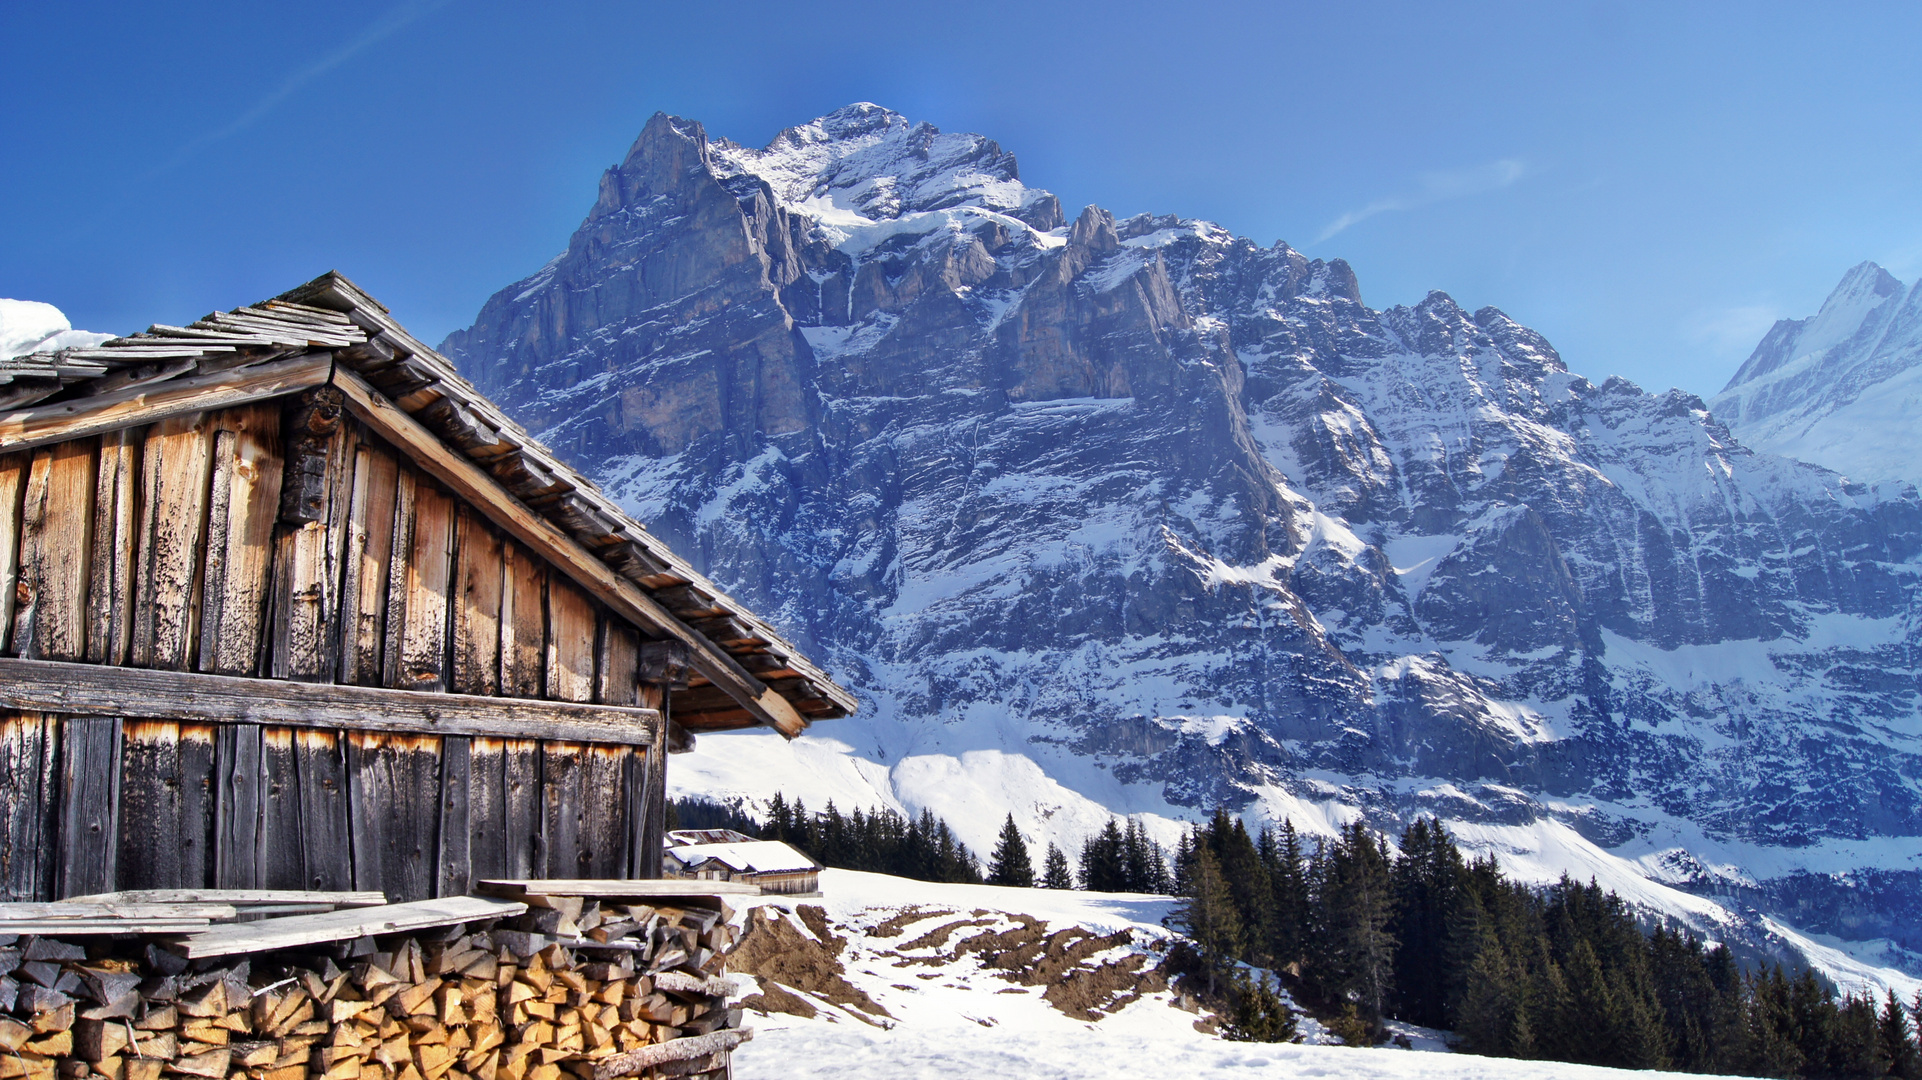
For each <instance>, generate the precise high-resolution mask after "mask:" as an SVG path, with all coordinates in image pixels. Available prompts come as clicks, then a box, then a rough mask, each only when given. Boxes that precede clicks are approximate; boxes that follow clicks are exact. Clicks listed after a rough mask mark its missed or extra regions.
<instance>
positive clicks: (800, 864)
mask: <svg viewBox="0 0 1922 1080" xmlns="http://www.w3.org/2000/svg"><path fill="white" fill-rule="evenodd" d="M667 853H668V854H669V855H670V856H672V857H673V858H674V861H675V862H678V863H680V864H681V865H682V866H689V867H691V866H695V865H698V864H700V863H703V862H706V861H708V860H709V859H712V860H714V861H716V862H719V863H721V864H722V865H724V866H726V867H727V868H728V869H730V870H733V871H734V872H735V873H739V874H785V873H795V872H798V871H802V870H819V869H820V868H821V864H820V863H817V862H815V861H814V860H813V859H810V858H808V857H807V856H806V855H803V854H802V853H801V852H799V851H796V850H795V849H793V848H791V847H789V846H788V845H786V844H783V843H782V842H780V841H779V840H749V841H746V842H745V843H736V844H681V845H677V846H674V847H670V848H668V849H667Z"/></svg>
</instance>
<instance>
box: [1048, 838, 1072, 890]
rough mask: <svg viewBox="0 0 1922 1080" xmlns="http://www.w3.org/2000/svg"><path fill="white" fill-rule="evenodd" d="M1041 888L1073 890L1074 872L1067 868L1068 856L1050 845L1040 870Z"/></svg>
mask: <svg viewBox="0 0 1922 1080" xmlns="http://www.w3.org/2000/svg"><path fill="white" fill-rule="evenodd" d="M1041 887H1042V888H1044V889H1072V888H1074V871H1073V870H1070V869H1069V868H1068V856H1067V855H1066V854H1064V853H1063V852H1062V850H1061V849H1060V848H1058V847H1056V846H1055V845H1054V844H1052V843H1050V844H1049V845H1048V858H1047V862H1046V864H1045V865H1044V866H1043V867H1042V870H1041Z"/></svg>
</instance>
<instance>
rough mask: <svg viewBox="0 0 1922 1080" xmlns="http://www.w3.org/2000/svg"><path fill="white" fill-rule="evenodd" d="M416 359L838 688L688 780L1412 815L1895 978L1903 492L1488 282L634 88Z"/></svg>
mask: <svg viewBox="0 0 1922 1080" xmlns="http://www.w3.org/2000/svg"><path fill="white" fill-rule="evenodd" d="M443 348H444V349H445V350H446V351H447V352H448V353H449V354H450V355H452V356H455V357H457V358H458V359H459V360H460V361H461V363H462V364H463V365H464V366H465V368H466V369H467V371H468V372H469V373H470V374H471V375H472V377H473V378H474V379H475V381H476V382H477V383H479V384H480V385H481V386H482V387H483V388H484V389H485V390H487V391H488V392H489V393H491V394H493V395H494V396H496V397H497V398H498V399H500V400H501V401H503V403H505V404H506V405H508V406H509V407H510V408H511V409H513V410H514V411H515V412H516V413H517V414H518V415H519V417H520V418H521V419H522V420H523V421H525V422H526V423H528V424H529V426H530V427H532V428H534V429H536V430H538V431H540V432H541V433H542V435H543V437H544V438H545V439H547V440H548V441H549V442H550V444H551V445H554V446H555V448H556V449H558V450H560V451H561V452H563V453H565V454H567V455H569V456H570V457H571V458H572V459H573V460H574V462H575V463H576V464H578V465H579V466H581V467H582V468H583V469H585V470H587V471H589V472H590V473H592V474H593V475H595V476H596V477H597V478H598V479H599V480H600V481H601V482H602V483H603V484H604V485H605V486H606V487H607V489H608V490H609V491H610V492H611V493H613V494H614V495H616V496H617V497H619V498H620V499H622V500H623V501H624V502H625V503H626V505H628V506H629V507H630V508H632V509H633V510H635V512H636V513H638V514H639V515H640V516H641V517H642V518H643V519H644V520H646V521H647V522H648V523H649V525H650V527H652V528H654V529H656V530H657V531H659V532H660V533H661V534H663V535H664V536H666V537H668V538H669V539H670V540H671V541H672V542H673V543H674V544H675V545H676V546H677V548H678V549H679V550H681V551H684V552H686V553H688V554H689V555H690V556H691V557H692V558H693V559H694V560H695V562H696V564H697V565H698V566H700V567H701V569H703V570H704V571H705V572H707V573H709V574H711V575H712V576H714V577H715V578H716V579H717V580H719V581H721V582H723V583H725V584H726V585H728V586H729V588H730V589H732V590H734V591H735V593H736V595H739V596H741V597H742V598H743V599H744V600H747V601H748V602H749V603H751V604H753V605H754V606H755V607H756V608H757V609H758V610H761V611H763V612H764V613H766V614H768V615H770V616H771V617H773V618H774V619H775V620H776V621H777V622H778V623H779V624H781V625H782V626H783V628H784V629H786V630H787V631H788V632H790V633H791V634H794V635H795V636H796V637H797V638H798V639H799V640H801V641H802V642H804V643H806V644H807V645H808V646H809V647H810V648H812V649H813V650H814V651H815V652H817V653H818V654H819V655H820V656H821V657H823V658H824V659H825V660H827V662H828V664H829V666H830V667H831V669H832V670H834V671H835V672H836V674H837V675H838V676H839V677H841V678H843V679H844V680H846V681H847V682H848V683H849V684H850V685H851V686H852V687H853V688H854V689H856V691H857V693H858V694H859V695H860V696H861V698H862V699H863V701H864V707H863V710H862V713H861V715H860V716H858V717H856V718H854V719H852V720H844V721H836V722H835V723H833V724H832V725H823V726H822V727H821V728H820V729H818V730H817V736H818V737H815V738H809V739H805V740H802V741H801V742H799V743H797V744H794V745H791V746H786V745H781V744H778V743H776V742H773V741H771V740H766V739H761V738H757V737H753V736H743V737H722V738H713V739H705V740H703V741H702V748H701V749H700V750H698V751H697V752H696V753H695V754H694V755H692V756H691V758H682V759H679V760H678V761H677V763H676V767H675V769H674V770H671V775H672V776H673V778H674V782H675V783H677V784H680V785H683V786H684V787H686V788H689V789H698V790H703V791H707V792H710V793H714V794H719V795H727V794H729V793H741V794H747V795H752V796H754V797H756V798H760V797H765V796H766V795H767V794H769V793H770V792H771V791H772V790H774V789H776V788H780V789H783V790H786V791H788V792H789V794H801V795H803V796H804V797H805V798H807V799H808V801H809V803H810V805H812V806H815V807H817V808H818V807H819V806H820V805H821V804H822V801H823V800H824V799H825V798H826V797H829V796H832V797H834V798H836V799H837V800H838V801H839V804H840V805H841V806H842V807H843V808H844V809H845V808H847V807H848V805H849V804H850V803H854V802H858V803H865V804H868V805H876V804H885V805H894V806H898V807H900V808H902V809H905V810H908V811H918V810H919V809H920V808H923V807H928V808H932V809H934V810H936V811H937V812H939V813H941V814H942V815H943V816H945V817H947V818H948V819H949V820H950V821H951V822H953V823H954V824H955V825H956V826H957V827H958V828H960V829H961V830H962V835H963V838H964V839H966V840H967V841H968V842H969V843H970V844H972V845H974V846H976V847H977V848H980V849H985V848H986V847H987V846H988V845H989V844H990V843H991V841H992V834H993V830H994V828H995V826H996V825H998V823H999V822H1000V821H1001V819H1002V816H1003V815H1004V814H1006V813H1010V812H1012V813H1013V814H1014V815H1015V817H1016V820H1017V821H1018V822H1020V823H1021V824H1022V826H1023V828H1024V829H1027V830H1029V835H1030V836H1031V837H1033V838H1035V839H1036V840H1037V841H1042V840H1054V841H1056V842H1059V843H1061V844H1062V846H1064V847H1066V848H1069V849H1070V850H1072V849H1073V848H1074V847H1076V846H1078V844H1079V842H1080V840H1081V838H1082V837H1083V836H1085V835H1086V834H1087V832H1089V831H1091V829H1092V828H1094V827H1095V826H1097V825H1098V824H1099V823H1100V822H1101V821H1103V820H1105V819H1106V818H1107V816H1108V815H1110V814H1113V813H1131V814H1143V815H1147V820H1148V822H1149V824H1150V826H1151V828H1152V829H1154V830H1157V831H1158V832H1159V834H1160V835H1161V836H1162V837H1163V838H1164V839H1169V840H1171V839H1172V836H1173V833H1174V831H1175V830H1177V829H1178V828H1179V826H1178V824H1177V823H1178V822H1179V821H1181V820H1185V819H1192V818H1194V817H1195V816H1196V815H1197V814H1198V813H1199V812H1201V811H1203V810H1204V809H1206V808H1210V807H1213V806H1215V805H1221V804H1225V805H1230V806H1233V807H1237V808H1245V809H1247V810H1248V811H1249V812H1250V813H1251V814H1252V815H1255V816H1266V817H1274V816H1281V815H1286V816H1289V817H1292V818H1294V819H1295V820H1296V821H1297V824H1298V825H1301V826H1302V827H1304V828H1310V829H1314V830H1317V831H1319V830H1324V829H1327V828H1329V827H1330V826H1331V825H1332V824H1333V823H1338V822H1341V821H1345V820H1349V819H1351V818H1353V817H1354V816H1356V815H1361V816H1364V817H1366V818H1368V819H1369V820H1370V821H1372V822H1374V823H1376V824H1377V825H1379V826H1380V827H1382V828H1384V829H1387V830H1389V831H1391V832H1392V831H1398V830H1399V828H1400V825H1401V824H1402V823H1404V822H1406V821H1407V820H1408V819H1409V818H1410V817H1411V816H1412V815H1414V814H1418V813H1435V814H1439V815H1440V816H1442V817H1443V818H1444V819H1446V820H1448V821H1449V822H1450V823H1451V824H1452V825H1453V826H1454V827H1456V828H1457V830H1458V831H1460V832H1461V833H1462V834H1463V835H1464V836H1474V837H1479V838H1481V839H1480V840H1478V842H1480V843H1484V844H1485V845H1486V846H1488V847H1489V848H1490V849H1497V848H1499V847H1500V846H1501V845H1504V844H1505V845H1508V846H1510V847H1512V848H1513V849H1514V851H1515V852H1516V853H1517V857H1518V858H1524V857H1525V858H1527V859H1533V860H1537V861H1539V862H1541V863H1542V865H1544V866H1551V865H1561V866H1564V867H1566V868H1569V869H1573V870H1578V871H1580V872H1581V873H1583V874H1584V875H1586V874H1587V873H1588V872H1589V871H1588V870H1587V869H1583V868H1585V867H1590V866H1607V867H1610V868H1611V869H1610V871H1609V872H1610V873H1611V874H1613V873H1616V872H1617V871H1619V872H1620V873H1621V874H1622V875H1626V876H1628V877H1632V878H1635V879H1638V880H1647V881H1649V882H1651V883H1652V885H1659V886H1661V887H1662V888H1663V889H1667V890H1671V891H1673V890H1683V891H1686V892H1687V893H1690V894H1693V895H1695V896H1697V897H1700V898H1703V899H1704V900H1713V902H1714V903H1713V906H1714V907H1715V908H1716V909H1717V910H1719V911H1723V912H1726V913H1729V915H1730V917H1731V918H1735V919H1738V920H1739V921H1740V922H1741V923H1742V926H1743V927H1744V928H1745V929H1744V933H1746V934H1749V935H1752V937H1753V939H1754V941H1755V942H1756V943H1758V944H1762V943H1766V942H1767V941H1771V940H1776V939H1774V938H1770V935H1771V934H1774V933H1775V931H1774V930H1771V929H1770V925H1771V924H1770V923H1769V922H1768V920H1769V919H1774V920H1775V923H1776V924H1777V925H1779V926H1781V927H1785V928H1791V929H1789V930H1787V931H1784V932H1785V933H1794V934H1801V935H1806V936H1811V937H1812V936H1813V935H1827V936H1828V938H1827V939H1824V940H1828V939H1832V942H1831V943H1832V944H1835V945H1836V946H1837V947H1838V948H1840V947H1844V946H1845V947H1846V949H1845V950H1844V951H1847V950H1853V951H1854V953H1856V954H1859V955H1860V957H1862V958H1864V960H1865V962H1873V963H1875V964H1898V965H1909V966H1910V967H1911V968H1912V969H1914V970H1922V965H1918V964H1916V962H1915V961H1916V954H1915V953H1914V952H1912V951H1911V950H1917V949H1922V930H1918V929H1917V928H1918V927H1922V918H1918V916H1922V865H1918V860H1919V859H1922V756H1918V749H1922V744H1919V743H1918V739H1919V738H1922V725H1919V724H1918V721H1917V716H1916V702H1917V693H1918V689H1922V687H1918V683H1917V677H1916V670H1915V661H1914V655H1915V645H1916V643H1917V639H1918V634H1922V628H1918V626H1917V624H1916V620H1915V617H1914V614H1913V612H1914V611H1915V610H1916V607H1915V605H1916V598H1917V588H1918V579H1917V571H1918V565H1917V557H1918V554H1919V553H1922V499H1918V497H1917V495H1916V494H1915V492H1914V491H1913V489H1904V488H1899V487H1892V488H1886V489H1884V488H1871V487H1866V486H1863V485H1861V484H1857V483H1853V482H1850V481H1848V480H1845V479H1844V478H1843V477H1841V476H1838V475H1836V474H1835V473H1832V472H1829V471H1826V470H1823V469H1821V468H1817V467H1815V466H1811V465H1806V464H1801V463H1798V462H1795V461H1791V460H1789V459H1786V458H1782V457H1775V456H1770V455H1765V454H1758V453H1755V452H1753V451H1751V450H1750V449H1748V448H1747V447H1746V446H1744V445H1742V444H1741V443H1739V442H1738V441H1737V440H1736V439H1735V438H1734V437H1733V436H1731V435H1730V433H1729V431H1728V430H1727V429H1726V428H1724V427H1723V426H1722V425H1721V424H1720V423H1719V422H1718V421H1717V420H1716V419H1714V418H1713V417H1711V416H1710V414H1709V412H1708V411H1707V409H1706V407H1705V406H1704V404H1703V402H1701V401H1700V400H1699V399H1697V398H1694V397H1691V396H1689V395H1686V394H1682V393H1680V392H1675V391H1671V392H1668V393H1665V394H1649V393H1646V392H1644V391H1642V390H1641V389H1639V388H1637V387H1635V386H1633V385H1631V384H1629V383H1627V382H1625V381H1623V380H1620V379H1610V380H1607V381H1605V382H1603V383H1601V384H1599V385H1597V384H1595V383H1591V382H1590V381H1589V380H1587V379H1585V378H1582V377H1581V376H1579V375H1576V374H1574V373H1572V372H1570V371H1569V370H1568V369H1567V367H1566V366H1565V365H1564V364H1563V362H1562V359H1561V357H1560V356H1559V355H1558V354H1557V353H1556V352H1555V350H1554V349H1553V348H1552V347H1551V346H1550V345H1549V344H1548V342H1546V341H1545V340H1543V339H1542V337H1541V336H1540V335H1538V334H1536V333H1534V332H1533V331H1531V330H1529V329H1527V328H1526V327H1523V326H1521V325H1519V324H1517V323H1516V322H1514V321H1513V320H1512V319H1510V318H1508V317H1507V316H1506V315H1504V314H1503V313H1502V312H1500V311H1498V310H1496V309H1494V308H1481V309H1479V310H1476V311H1472V312H1471V311H1467V310H1464V309H1463V308H1461V307H1460V306H1458V305H1457V304H1456V303H1455V302H1454V301H1453V300H1452V299H1450V298H1449V297H1447V296H1445V295H1443V294H1440V293H1434V294H1431V295H1430V296H1429V297H1428V298H1427V299H1426V300H1424V301H1423V302H1422V303H1420V304H1418V305H1415V306H1413V307H1395V308H1390V309H1387V310H1381V311H1378V310H1375V309H1372V308H1369V307H1368V306H1367V305H1366V304H1365V303H1363V301H1362V298H1361V291H1360V286H1359V284H1358V282H1357V279H1356V276H1355V274H1354V273H1353V271H1352V270H1351V269H1350V268H1349V267H1348V266H1347V264H1345V263H1343V262H1341V261H1340V260H1333V261H1327V262H1324V261H1321V260H1310V259H1307V258H1306V257H1305V256H1303V255H1301V254H1300V253H1298V252H1296V251H1294V250H1292V249H1290V248H1289V247H1287V245H1285V244H1281V243H1277V244H1275V245H1273V246H1271V247H1266V248H1264V247H1260V246H1258V245H1256V244H1254V243H1253V242H1251V241H1248V240H1246V239H1242V238H1238V237H1235V236H1233V235H1232V234H1230V233H1228V232H1227V231H1226V230H1223V229H1221V228H1219V227H1217V226H1214V225H1211V224H1209V223H1207V222H1201V221H1193V220H1188V219H1180V218H1173V217H1149V216H1141V217H1134V218H1129V219H1126V220H1121V221H1117V220H1115V219H1114V218H1113V217H1112V216H1111V215H1109V214H1108V213H1107V212H1105V211H1103V210H1101V209H1100V208H1098V207H1088V208H1087V209H1085V210H1083V211H1082V212H1081V213H1080V214H1079V215H1077V216H1076V217H1075V219H1074V220H1073V221H1068V220H1065V218H1064V216H1063V215H1062V213H1061V211H1060V207H1059V204H1058V202H1057V201H1056V200H1055V199H1054V198H1053V197H1052V196H1050V195H1047V194H1046V193H1045V192H1042V191H1039V190H1037V189H1034V188H1030V187H1027V186H1026V185H1025V184H1023V183H1022V182H1021V180H1020V178H1019V175H1018V173H1017V170H1016V167H1015V163H1014V161H1013V158H1012V157H1011V156H1010V155H1008V154H1007V153H1005V152H1004V151H1003V150H1001V148H1000V147H998V146H996V145H995V144H994V143H993V142H991V141H989V140H987V139H984V138H981V137H979V136H974V135H952V134H944V133H940V132H938V131H936V130H935V129H933V128H932V127H929V126H928V125H925V124H912V123H910V122H908V121H907V120H905V119H904V118H902V117H900V116H898V115H897V114H894V113H891V112H888V111H887V110H885V109H881V108H879V107H876V106H872V105H856V106H850V107H849V108H847V109H843V110H840V111H839V112H837V113H834V114H832V115H830V116H827V117H823V118H821V119H820V120H817V121H814V122H813V123H810V124H807V125H803V126H801V127H799V128H795V129H792V130H790V131H788V132H785V133H783V134H782V135H781V136H779V137H777V138H776V139H775V140H774V141H773V142H772V143H771V144H770V145H769V146H768V147H766V148H764V149H759V150H755V149H750V148H746V147H741V146H737V145H735V144H732V143H729V142H727V141H725V140H719V141H710V140H709V139H708V138H707V136H706V134H705V132H704V131H703V130H702V129H701V127H700V125H699V124H697V123H694V122H691V121H686V120H680V119H675V118H671V117H666V116H656V117H655V118H654V119H653V120H651V121H649V123H648V124H647V127H646V129H645V130H644V131H643V132H642V134H641V136H640V138H639V139H638V140H637V141H636V142H635V144H634V146H633V148H632V150H631V151H630V152H629V154H628V156H627V158H626V160H625V161H624V162H623V163H622V164H621V165H620V166H618V167H616V168H614V169H611V170H609V171H608V173H607V174H606V176H605V177H604V178H603V180H602V183H601V191H600V198H599V200H598V201H597V202H596V204H595V206H594V208H593V210H592V211H591V212H590V214H589V216H588V218H587V220H586V221H585V222H584V223H583V224H582V226H581V228H580V229H579V230H578V231H577V232H576V233H575V235H574V237H573V239H572V241H571V242H570V244H569V246H568V249H567V251H566V252H564V253H562V254H561V255H560V256H558V257H556V258H555V259H554V260H553V261H552V262H550V263H549V264H548V265H547V266H545V267H543V268H542V269H541V270H540V271H539V272H537V273H536V274H535V275H533V276H532V277H530V278H528V279H526V280H525V281H522V282H519V283H516V284H514V285H512V286H510V287H508V288H507V289H504V290H502V291H501V292H500V293H499V294H497V295H496V296H495V297H493V298H492V299H491V300H489V301H488V303H487V305H486V306H485V307H484V308H483V310H482V312H481V314H480V317H479V319H478V320H477V321H476V323H475V325H474V326H473V327H471V328H470V329H468V330H464V331H461V332H459V333H456V334H454V335H452V336H450V337H449V338H448V340H447V342H446V343H445V344H444V346H443ZM1504 830H1505V831H1504ZM1571 838H1573V839H1571ZM1576 840H1579V842H1580V843H1579V844H1577V843H1575V842H1574V841H1576ZM1556 860H1560V862H1559V863H1557V862H1556ZM1837 955H1838V956H1840V955H1842V953H1839V952H1838V953H1837ZM1848 962H1850V963H1855V962H1857V961H1856V960H1850V961H1848Z"/></svg>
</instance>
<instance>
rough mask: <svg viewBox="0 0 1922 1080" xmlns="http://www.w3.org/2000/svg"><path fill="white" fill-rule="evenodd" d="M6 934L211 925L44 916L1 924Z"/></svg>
mask: <svg viewBox="0 0 1922 1080" xmlns="http://www.w3.org/2000/svg"><path fill="white" fill-rule="evenodd" d="M0 925H4V926H5V927H6V931H7V933H9V934H46V935H49V936H52V935H59V936H60V937H82V936H87V937H92V936H99V935H102V934H191V933H193V932H195V931H197V930H205V929H207V927H208V926H209V925H211V924H210V923H209V922H208V921H207V920H206V919H46V920H26V919H23V920H21V921H20V922H17V923H4V924H0Z"/></svg>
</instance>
